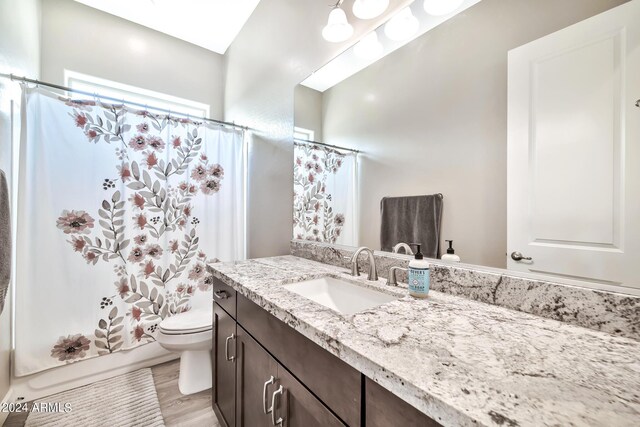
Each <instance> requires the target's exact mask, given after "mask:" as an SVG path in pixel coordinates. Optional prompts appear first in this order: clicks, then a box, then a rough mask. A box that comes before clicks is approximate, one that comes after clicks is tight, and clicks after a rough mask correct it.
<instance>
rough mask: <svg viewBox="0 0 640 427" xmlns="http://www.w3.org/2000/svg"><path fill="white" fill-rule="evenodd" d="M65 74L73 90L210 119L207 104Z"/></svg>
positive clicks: (103, 80) (153, 110)
mask: <svg viewBox="0 0 640 427" xmlns="http://www.w3.org/2000/svg"><path fill="white" fill-rule="evenodd" d="M64 74H65V82H66V85H67V86H68V87H70V88H71V89H76V90H81V91H84V92H89V93H97V94H100V95H102V96H107V97H110V98H114V99H122V100H124V101H128V102H135V103H137V104H141V105H145V106H148V107H147V108H146V109H147V110H149V111H151V112H156V113H164V111H160V110H158V109H157V108H162V109H165V110H167V111H172V112H176V113H182V114H186V115H189V116H192V117H194V118H195V117H209V105H207V104H202V103H200V102H195V101H191V100H188V99H183V98H178V97H176V96H171V95H167V94H164V93H160V92H154V91H151V90H147V89H142V88H139V87H135V86H129V85H125V84H122V83H118V82H113V81H110V80H105V79H101V78H98V77H93V76H88V75H86V74H81V73H76V72H74V71H69V70H65V72H64ZM154 107H155V108H154Z"/></svg>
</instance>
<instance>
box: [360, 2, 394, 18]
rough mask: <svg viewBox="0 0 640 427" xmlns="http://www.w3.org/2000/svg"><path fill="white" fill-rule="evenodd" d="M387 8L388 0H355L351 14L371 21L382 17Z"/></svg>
mask: <svg viewBox="0 0 640 427" xmlns="http://www.w3.org/2000/svg"><path fill="white" fill-rule="evenodd" d="M387 7H389V0H356V1H355V2H354V3H353V14H354V15H355V16H356V17H357V18H360V19H372V18H375V17H377V16H380V15H382V13H383V12H384V11H385V10H387Z"/></svg>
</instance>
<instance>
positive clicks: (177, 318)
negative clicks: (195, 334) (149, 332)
mask: <svg viewBox="0 0 640 427" xmlns="http://www.w3.org/2000/svg"><path fill="white" fill-rule="evenodd" d="M212 324H213V313H212V312H211V310H203V309H192V310H189V311H185V312H184V313H179V314H174V315H173V316H171V317H167V318H166V319H164V320H163V321H162V322H160V328H161V329H164V330H167V331H182V330H193V329H204V328H211V325H212Z"/></svg>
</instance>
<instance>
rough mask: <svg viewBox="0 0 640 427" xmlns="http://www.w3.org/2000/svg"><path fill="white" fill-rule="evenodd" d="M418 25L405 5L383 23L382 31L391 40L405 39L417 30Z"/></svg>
mask: <svg viewBox="0 0 640 427" xmlns="http://www.w3.org/2000/svg"><path fill="white" fill-rule="evenodd" d="M419 25H420V24H419V22H418V20H417V19H416V17H415V16H413V13H411V8H410V7H409V6H407V7H405V8H404V9H402V10H401V11H400V12H399V13H398V14H396V15H395V16H394V17H393V18H391V19H390V20H389V22H387V23H386V24H385V25H384V33H385V35H386V36H387V37H389V38H390V39H391V40H393V41H401V40H406V39H408V38H409V37H411V36H412V35H413V34H415V32H416V31H418V26H419Z"/></svg>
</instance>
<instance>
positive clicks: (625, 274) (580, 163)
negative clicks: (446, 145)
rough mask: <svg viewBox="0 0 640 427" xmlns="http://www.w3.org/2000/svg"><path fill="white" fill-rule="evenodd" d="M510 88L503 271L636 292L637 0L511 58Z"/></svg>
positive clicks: (639, 165)
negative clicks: (545, 276)
mask: <svg viewBox="0 0 640 427" xmlns="http://www.w3.org/2000/svg"><path fill="white" fill-rule="evenodd" d="M508 90H509V99H508V149H507V165H508V166H507V178H508V184H507V210H508V212H507V251H508V252H507V268H508V269H512V270H518V271H526V272H532V273H541V274H545V275H550V276H552V277H554V278H561V279H562V278H563V279H568V280H571V281H577V282H576V283H579V284H583V285H587V286H591V287H598V288H603V289H607V288H609V287H610V286H625V287H632V288H640V124H639V123H640V108H639V107H638V106H636V101H637V100H638V99H640V0H633V1H631V2H629V3H625V4H624V5H622V6H619V7H616V8H614V9H611V10H609V11H607V12H604V13H602V14H600V15H597V16H595V17H593V18H590V19H587V20H585V21H582V22H580V23H578V24H575V25H572V26H570V27H568V28H565V29H563V30H561V31H558V32H556V33H553V34H550V35H548V36H546V37H543V38H541V39H538V40H536V41H534V42H531V43H529V44H526V45H524V46H521V47H518V48H516V49H514V50H512V51H510V52H509V86H508ZM513 252H520V253H521V254H522V256H523V257H531V260H526V259H522V260H520V261H516V260H514V258H516V259H517V258H519V257H518V255H517V254H515V256H512V255H513Z"/></svg>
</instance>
